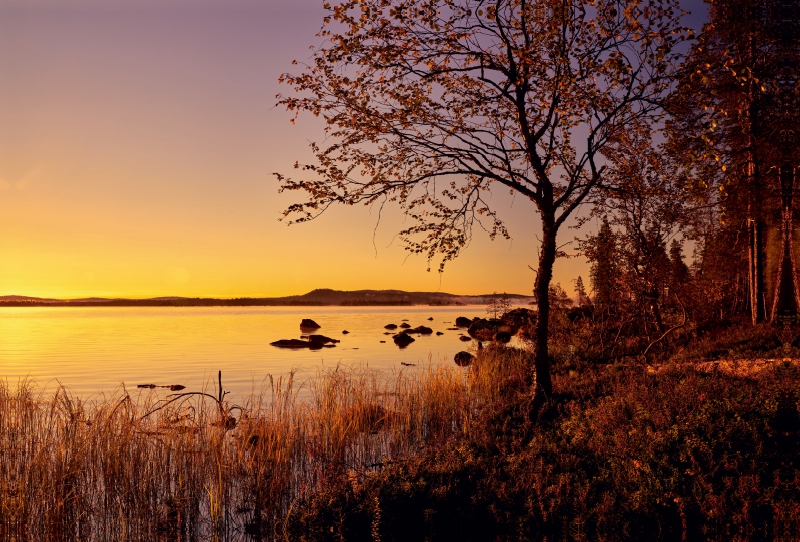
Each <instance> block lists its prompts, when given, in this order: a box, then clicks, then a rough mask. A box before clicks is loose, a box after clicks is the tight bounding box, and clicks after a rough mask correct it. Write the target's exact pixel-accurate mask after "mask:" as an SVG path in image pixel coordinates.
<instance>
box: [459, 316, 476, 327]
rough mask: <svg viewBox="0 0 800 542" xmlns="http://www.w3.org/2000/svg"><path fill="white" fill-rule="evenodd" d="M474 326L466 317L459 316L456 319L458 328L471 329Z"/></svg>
mask: <svg viewBox="0 0 800 542" xmlns="http://www.w3.org/2000/svg"><path fill="white" fill-rule="evenodd" d="M471 325H472V319H471V318H467V317H466V316H459V317H458V318H456V327H469V326H471Z"/></svg>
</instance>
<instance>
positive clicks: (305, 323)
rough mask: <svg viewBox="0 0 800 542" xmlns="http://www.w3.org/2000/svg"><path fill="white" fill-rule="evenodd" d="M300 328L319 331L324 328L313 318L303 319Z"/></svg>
mask: <svg viewBox="0 0 800 542" xmlns="http://www.w3.org/2000/svg"><path fill="white" fill-rule="evenodd" d="M300 327H301V328H303V329H319V328H321V327H322V326H321V325H319V324H318V323H316V322H315V321H314V320H312V319H311V318H303V320H302V321H301V322H300Z"/></svg>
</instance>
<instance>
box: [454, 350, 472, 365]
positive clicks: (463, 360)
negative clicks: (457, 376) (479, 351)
mask: <svg viewBox="0 0 800 542" xmlns="http://www.w3.org/2000/svg"><path fill="white" fill-rule="evenodd" d="M473 359H475V356H473V355H472V354H470V353H469V352H464V351H463V350H462V351H461V352H459V353H458V354H456V355H455V356H453V361H454V362H456V365H458V366H459V367H468V366H470V365H471V364H472V360H473Z"/></svg>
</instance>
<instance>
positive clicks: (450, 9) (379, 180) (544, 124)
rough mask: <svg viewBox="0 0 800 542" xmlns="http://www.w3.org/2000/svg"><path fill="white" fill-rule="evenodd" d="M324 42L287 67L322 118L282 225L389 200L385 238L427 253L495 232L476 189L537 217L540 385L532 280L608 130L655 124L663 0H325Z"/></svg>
mask: <svg viewBox="0 0 800 542" xmlns="http://www.w3.org/2000/svg"><path fill="white" fill-rule="evenodd" d="M325 7H326V8H327V9H328V10H329V11H330V16H328V17H326V19H325V23H324V25H323V27H322V30H321V32H320V34H319V36H321V37H322V38H324V39H325V42H324V43H323V44H322V45H321V46H319V47H317V48H316V49H315V50H314V52H313V58H312V59H311V61H310V63H309V64H308V65H306V66H305V68H304V69H303V71H302V72H301V73H300V74H297V75H291V74H284V75H283V76H282V77H281V79H282V81H283V82H286V83H288V84H290V85H291V86H293V87H294V88H295V90H296V91H298V92H299V94H297V95H293V96H279V103H280V104H282V105H284V106H285V107H287V108H288V109H289V110H292V111H296V112H300V111H306V112H310V113H312V114H314V115H317V116H320V117H322V118H324V119H325V122H326V124H327V133H328V136H329V141H331V143H326V146H324V147H321V146H318V145H316V144H312V150H313V152H314V153H315V156H316V163H313V164H306V165H300V164H297V165H296V167H297V168H299V169H301V170H302V171H304V172H305V174H304V176H303V178H302V179H301V180H294V179H291V178H289V177H287V176H285V175H283V174H279V173H278V174H276V175H277V177H278V179H279V181H280V182H281V190H299V191H301V192H304V193H305V197H304V200H303V201H302V202H300V203H296V204H293V205H290V206H289V207H288V208H287V209H286V211H285V216H287V217H289V218H290V219H291V220H292V221H293V222H302V221H306V220H310V219H313V218H316V217H318V216H319V215H321V214H322V213H324V211H325V210H326V209H327V208H328V207H329V206H331V205H333V204H337V203H341V204H345V205H353V204H357V203H364V204H368V205H370V204H378V205H383V204H384V203H386V202H393V203H396V204H398V205H399V206H400V207H401V208H402V210H403V211H404V212H405V213H407V214H408V215H409V216H410V217H412V218H413V219H414V223H413V225H412V226H410V227H409V228H407V229H405V230H403V231H402V232H400V233H401V238H402V239H403V241H404V242H405V244H406V248H407V249H408V250H410V251H411V252H412V253H421V254H425V255H427V257H428V259H429V262H430V261H431V260H433V259H435V258H437V257H441V263H440V267H439V269H440V270H441V269H442V268H443V266H444V264H445V263H446V262H447V261H448V260H450V259H452V258H454V257H456V256H457V255H458V254H459V253H460V251H461V250H462V249H463V248H464V247H465V246H466V245H467V244H468V241H469V239H470V237H471V232H472V228H473V226H474V225H475V224H476V222H477V223H478V224H479V225H480V226H482V227H483V228H484V229H486V230H487V231H488V233H489V235H490V237H491V238H495V237H496V236H497V235H501V236H506V237H508V235H509V232H508V231H507V230H506V227H505V225H504V224H503V221H502V220H501V218H500V217H499V216H498V214H497V212H496V210H495V209H493V208H492V207H491V206H490V205H489V202H488V198H487V197H486V194H487V193H488V192H489V191H490V190H492V189H501V190H508V191H510V192H511V193H512V194H516V195H519V196H522V197H523V198H525V199H526V200H528V201H529V202H530V203H531V205H532V209H534V210H535V211H536V212H537V213H538V216H539V219H540V225H541V248H540V250H539V255H538V259H539V262H538V273H537V278H536V283H535V286H534V294H535V296H536V298H537V300H538V307H539V317H538V319H537V328H536V337H535V341H534V346H535V370H536V384H537V391H540V392H543V394H544V396H547V395H549V394H550V393H551V391H552V384H551V378H550V360H549V355H548V322H549V315H550V303H549V300H548V295H547V294H548V289H549V286H550V281H551V279H552V275H553V264H554V262H555V260H556V256H557V244H556V238H557V234H558V232H559V230H560V228H561V227H562V226H563V225H564V224H565V222H566V220H567V219H568V218H569V217H570V216H571V215H572V214H573V213H574V212H575V210H576V209H577V208H578V207H579V206H580V205H581V204H582V203H583V202H584V201H585V199H586V198H587V196H588V195H589V194H590V193H591V192H592V191H593V190H594V188H595V187H596V185H597V184H598V183H599V182H600V180H601V179H602V177H603V173H604V170H605V168H604V157H603V151H604V149H605V147H606V145H607V143H608V142H609V140H611V139H613V138H614V136H615V134H617V132H619V131H620V130H621V129H623V128H625V127H627V126H630V125H633V124H638V125H646V124H648V123H653V122H657V121H658V120H659V116H660V114H661V108H660V104H661V102H662V99H663V98H664V96H665V93H666V92H668V91H669V89H670V85H671V81H672V76H673V73H674V71H675V69H676V64H677V61H678V54H677V52H676V50H677V49H676V45H677V44H678V43H679V42H680V40H682V39H684V38H685V33H684V31H683V29H682V28H681V27H679V25H678V20H679V18H680V16H681V15H682V13H683V12H682V11H681V10H680V8H679V6H678V4H677V0H493V1H486V0H424V1H419V0H352V1H345V2H342V3H339V4H336V5H330V4H325Z"/></svg>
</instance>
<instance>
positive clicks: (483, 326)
mask: <svg viewBox="0 0 800 542" xmlns="http://www.w3.org/2000/svg"><path fill="white" fill-rule="evenodd" d="M517 329H518V328H517V327H515V326H513V325H509V324H507V323H505V322H504V321H503V320H499V319H497V318H490V319H488V320H486V319H485V318H479V319H477V320H475V321H474V322H472V325H471V326H469V329H468V330H467V333H469V335H470V336H471V337H472V338H473V339H478V340H479V341H491V340H493V339H494V336H495V334H496V333H498V332H504V333H508V334H509V335H514V334H515V333H516V332H517Z"/></svg>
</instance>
